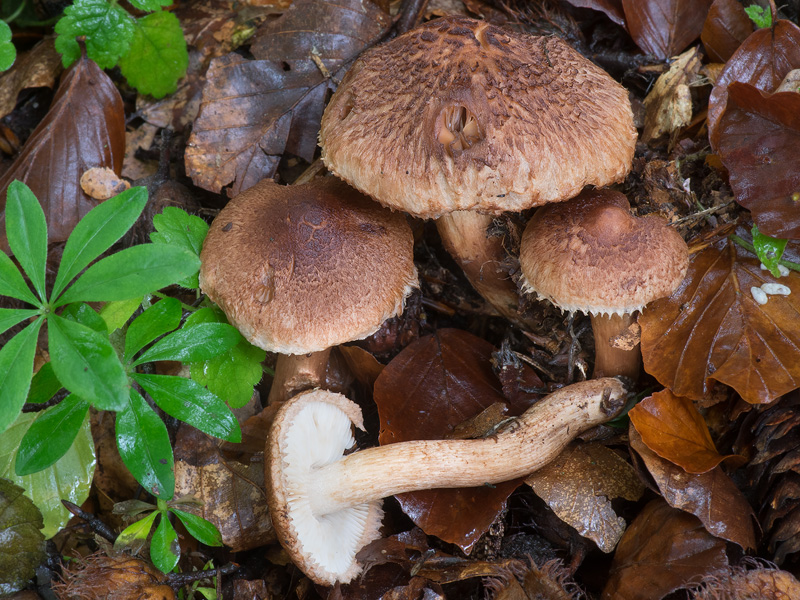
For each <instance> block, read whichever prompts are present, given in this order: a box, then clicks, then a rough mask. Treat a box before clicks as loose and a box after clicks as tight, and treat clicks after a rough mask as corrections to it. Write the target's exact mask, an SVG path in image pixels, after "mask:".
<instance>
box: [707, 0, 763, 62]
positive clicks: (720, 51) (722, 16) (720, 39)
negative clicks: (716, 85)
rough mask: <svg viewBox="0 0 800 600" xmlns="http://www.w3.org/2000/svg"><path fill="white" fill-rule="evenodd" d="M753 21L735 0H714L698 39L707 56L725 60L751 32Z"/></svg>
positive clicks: (720, 60)
mask: <svg viewBox="0 0 800 600" xmlns="http://www.w3.org/2000/svg"><path fill="white" fill-rule="evenodd" d="M754 28H755V27H754V25H753V21H751V20H750V17H748V16H747V13H746V12H744V7H743V6H742V4H741V3H740V2H737V0H714V4H712V5H711V8H710V9H709V10H708V16H707V17H706V22H705V23H703V32H702V33H701V34H700V39H701V40H702V42H703V47H704V48H705V49H706V54H708V58H709V59H711V61H713V62H720V63H724V62H726V61H727V60H728V59H729V58H730V57H731V56H732V55H733V53H734V52H735V51H736V49H737V48H738V47H739V46H740V45H741V43H742V42H743V41H745V39H747V36H749V35H750V34H751V33H753V29H754Z"/></svg>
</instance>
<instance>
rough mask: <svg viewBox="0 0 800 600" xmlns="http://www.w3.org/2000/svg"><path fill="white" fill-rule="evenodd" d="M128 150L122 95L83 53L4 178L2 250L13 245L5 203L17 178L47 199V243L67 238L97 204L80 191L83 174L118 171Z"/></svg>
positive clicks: (44, 202)
mask: <svg viewBox="0 0 800 600" xmlns="http://www.w3.org/2000/svg"><path fill="white" fill-rule="evenodd" d="M124 153H125V112H124V107H123V105H122V97H121V96H120V95H119V92H118V91H117V88H116V86H115V85H114V83H113V82H112V81H111V79H109V78H108V76H107V75H106V74H105V73H104V72H103V70H102V69H101V68H100V67H98V66H97V65H96V64H95V63H94V62H93V61H91V60H89V59H88V58H86V57H85V56H83V57H82V58H81V59H80V60H78V61H77V62H76V63H75V64H74V65H73V66H72V68H70V69H69V70H68V71H67V72H66V73H65V74H64V76H63V77H62V79H61V85H60V86H59V88H58V92H57V93H56V96H55V98H53V105H52V106H51V107H50V110H49V111H48V113H47V115H45V118H44V119H42V122H41V123H39V126H38V127H37V128H36V129H35V130H34V131H33V133H32V134H31V136H30V138H28V141H27V142H26V143H25V146H23V148H22V152H21V153H20V154H19V156H17V159H16V160H15V161H14V163H13V164H12V165H11V167H9V169H8V171H6V173H5V174H4V175H3V176H2V177H0V209H2V210H3V214H2V216H0V249H2V250H6V251H7V250H8V248H7V243H6V237H5V231H6V226H5V205H6V188H8V185H9V184H10V183H11V182H12V181H14V180H15V179H19V180H20V181H24V182H25V183H26V184H28V186H29V187H30V188H31V190H33V193H34V194H36V197H37V198H38V199H39V202H41V203H42V208H43V209H44V213H45V215H46V217H47V239H48V242H50V243H51V244H52V243H56V242H63V241H64V240H66V239H67V237H69V234H70V233H71V232H72V229H73V227H75V225H76V223H77V222H78V221H79V220H80V219H81V217H83V215H85V214H86V213H87V212H89V211H90V210H91V209H92V208H94V206H96V205H97V204H98V202H97V201H96V200H93V199H91V198H89V196H87V195H86V194H85V193H84V192H83V190H81V186H80V179H81V175H83V173H84V171H86V170H87V169H89V168H91V167H110V168H112V169H114V171H115V172H116V173H117V174H119V173H120V170H121V169H122V157H123V155H124Z"/></svg>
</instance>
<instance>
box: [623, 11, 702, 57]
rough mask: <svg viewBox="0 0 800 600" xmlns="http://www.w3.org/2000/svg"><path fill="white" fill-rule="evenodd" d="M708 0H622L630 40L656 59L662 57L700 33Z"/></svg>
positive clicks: (683, 46)
mask: <svg viewBox="0 0 800 600" xmlns="http://www.w3.org/2000/svg"><path fill="white" fill-rule="evenodd" d="M709 6H711V0H622V7H623V8H624V10H625V20H626V22H627V24H628V32H629V33H630V34H631V37H632V38H633V41H634V42H636V45H637V46H639V48H641V49H642V50H644V51H645V52H647V53H649V54H652V55H653V56H655V57H656V58H661V59H666V58H669V57H670V56H673V55H675V54H677V53H678V52H680V51H681V50H683V49H684V48H686V46H688V45H689V44H691V43H692V42H693V41H694V40H696V39H697V37H698V36H699V35H700V32H701V31H702V29H703V22H704V21H705V18H706V14H707V13H708V8H709Z"/></svg>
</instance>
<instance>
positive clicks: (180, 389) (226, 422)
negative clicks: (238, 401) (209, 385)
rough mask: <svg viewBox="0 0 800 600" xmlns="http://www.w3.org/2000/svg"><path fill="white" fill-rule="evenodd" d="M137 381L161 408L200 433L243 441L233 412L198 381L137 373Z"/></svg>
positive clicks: (135, 379) (230, 440) (134, 376)
mask: <svg viewBox="0 0 800 600" xmlns="http://www.w3.org/2000/svg"><path fill="white" fill-rule="evenodd" d="M133 379H134V381H136V383H138V384H139V385H140V386H142V387H143V388H144V390H145V391H146V392H147V393H148V394H150V396H151V397H152V398H153V400H154V401H155V403H156V404H158V406H159V408H161V410H163V411H164V412H165V413H167V414H168V415H171V416H173V417H175V418H176V419H180V420H181V421H184V422H186V423H188V424H189V425H191V426H193V427H196V428H197V429H199V430H200V431H202V432H204V433H207V434H208V435H213V436H214V437H218V438H220V439H223V440H227V441H229V442H240V441H242V432H241V430H240V429H239V422H238V421H237V420H236V417H235V416H234V415H233V413H232V412H231V409H230V408H228V407H227V405H226V404H225V403H224V402H223V401H222V399H221V398H219V397H217V396H215V395H214V394H212V393H211V392H209V391H208V390H207V389H205V388H204V387H203V386H201V385H200V384H199V383H197V382H196V381H192V380H191V379H185V378H183V377H173V376H170V375H145V374H143V373H136V374H134V375H133Z"/></svg>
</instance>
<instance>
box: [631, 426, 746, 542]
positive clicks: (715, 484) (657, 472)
mask: <svg viewBox="0 0 800 600" xmlns="http://www.w3.org/2000/svg"><path fill="white" fill-rule="evenodd" d="M629 434H630V445H631V448H633V449H634V450H635V451H636V452H637V453H638V454H639V456H641V457H642V460H643V461H644V464H645V466H646V467H647V470H648V471H649V472H650V474H651V475H652V476H653V479H654V480H655V482H656V485H657V486H658V489H659V491H660V492H661V494H662V495H663V496H664V500H666V501H667V503H668V504H669V505H670V506H672V507H673V508H679V509H681V510H683V511H686V512H688V513H692V514H693V515H694V516H696V517H697V518H698V519H700V521H701V522H702V523H703V526H704V527H705V528H706V529H707V530H708V532H709V533H711V534H713V535H715V536H717V537H719V538H722V539H724V540H728V541H729V542H733V543H734V544H738V545H739V546H741V547H742V548H743V549H744V550H749V549H752V548H755V543H756V535H755V528H754V521H755V514H754V513H753V509H752V508H751V506H750V504H749V503H748V502H747V500H746V499H745V497H744V495H743V494H742V492H740V491H739V488H737V487H736V486H735V485H734V483H733V481H731V478H730V477H728V476H727V475H726V474H725V472H724V471H723V470H722V468H721V467H718V466H717V467H714V468H713V469H711V470H710V471H708V472H706V473H702V474H693V473H687V472H686V471H684V470H683V469H681V468H680V467H679V466H677V465H675V464H673V463H671V462H670V461H668V460H664V459H663V458H661V457H659V456H658V455H657V454H656V453H655V452H653V451H652V450H650V448H648V447H647V446H646V445H645V443H644V442H643V441H642V437H641V435H639V432H638V431H637V430H636V429H635V428H633V427H631V428H630V430H629Z"/></svg>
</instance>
